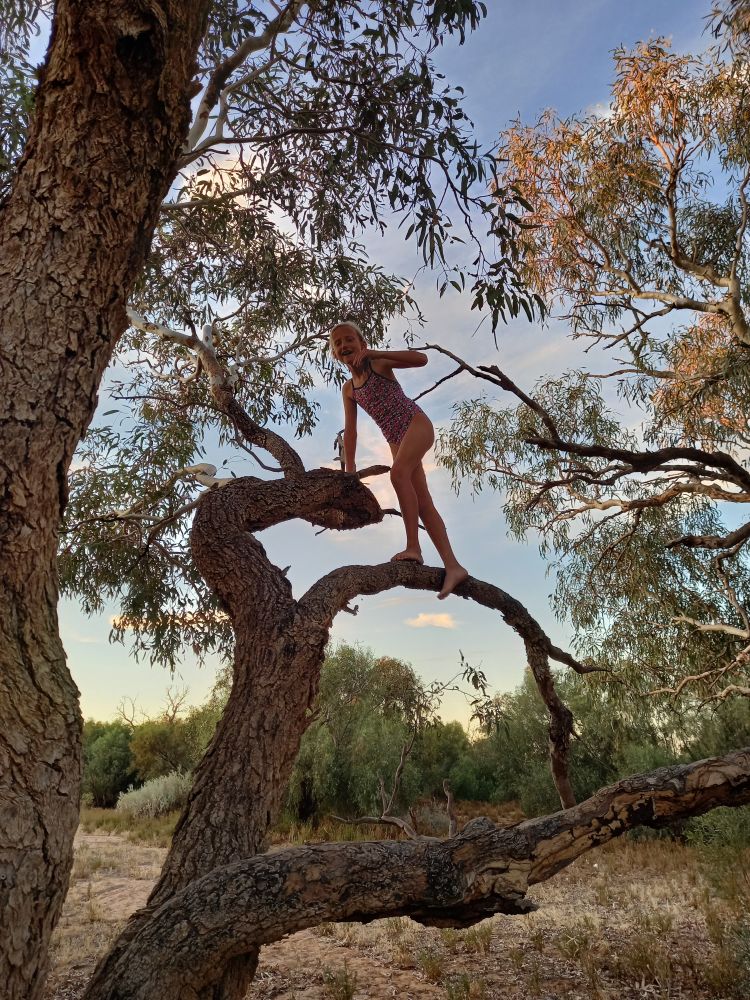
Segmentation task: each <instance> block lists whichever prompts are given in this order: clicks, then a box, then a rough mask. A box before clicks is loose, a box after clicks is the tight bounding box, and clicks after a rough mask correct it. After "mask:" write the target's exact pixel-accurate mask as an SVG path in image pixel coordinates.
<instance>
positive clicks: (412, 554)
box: [391, 549, 424, 566]
mask: <svg viewBox="0 0 750 1000" xmlns="http://www.w3.org/2000/svg"><path fill="white" fill-rule="evenodd" d="M391 562H415V563H419V565H420V566H422V565H424V559H423V558H422V553H421V552H420V551H419V549H404V551H403V552H397V553H396V555H395V556H391Z"/></svg>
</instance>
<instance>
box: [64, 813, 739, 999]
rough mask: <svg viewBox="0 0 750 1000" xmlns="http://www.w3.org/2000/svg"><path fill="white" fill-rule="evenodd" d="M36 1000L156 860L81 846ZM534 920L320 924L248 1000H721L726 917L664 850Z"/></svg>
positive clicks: (101, 838) (117, 917) (540, 894)
mask: <svg viewBox="0 0 750 1000" xmlns="http://www.w3.org/2000/svg"><path fill="white" fill-rule="evenodd" d="M75 846H76V859H75V864H74V869H73V876H72V884H71V890H70V893H69V895H68V899H67V900H66V903H65V908H64V911H63V915H62V918H61V920H60V923H59V925H58V927H57V929H56V931H55V935H54V938H53V945H52V972H51V975H50V980H49V984H48V988H47V991H46V993H45V1000H78V998H79V997H80V996H81V994H82V993H83V990H84V987H85V984H86V982H87V980H88V978H89V976H90V975H91V972H92V970H93V968H94V966H95V964H96V962H97V960H98V958H99V957H100V956H101V955H102V954H103V953H104V952H105V951H106V949H107V948H108V946H109V945H110V944H111V942H112V941H113V939H114V938H115V937H116V935H117V934H118V933H119V931H120V929H121V928H122V926H123V924H124V922H125V920H126V919H127V917H128V916H129V915H130V914H131V913H132V912H133V911H134V910H136V909H137V908H138V907H140V906H142V905H143V904H144V903H145V901H146V899H147V897H148V894H149V892H150V890H151V887H152V886H153V884H154V881H155V879H156V877H157V875H158V872H159V869H160V866H161V864H162V862H163V858H164V856H165V854H166V851H165V850H164V849H162V848H157V847H145V846H139V845H136V844H132V843H130V842H128V841H127V840H126V839H124V838H123V837H121V836H118V835H116V834H111V835H102V834H92V833H83V832H79V834H78V835H77V837H76V845H75ZM530 895H531V896H533V898H534V899H535V900H536V901H537V902H538V903H539V910H538V911H536V912H535V913H532V914H529V915H527V916H524V917H503V916H497V917H493V918H492V919H491V920H486V921H483V923H482V924H479V925H477V927H475V928H470V929H469V930H466V931H460V932H459V931H452V930H437V929H435V928H424V927H421V926H420V925H418V924H416V923H414V922H413V921H411V920H409V919H407V918H392V919H389V920H378V921H374V922H373V923H371V924H368V925H361V924H324V925H322V926H321V927H317V928H315V929H313V930H306V931H302V932H300V933H299V934H295V935H293V936H291V937H288V938H285V939H284V940H283V941H279V942H277V943H275V944H273V945H270V946H269V947H266V948H264V949H263V950H262V952H261V961H260V965H259V968H258V974H257V977H256V980H255V982H254V984H253V989H252V992H251V994H250V995H251V996H252V997H254V998H258V1000H280V998H284V1000H365V998H370V1000H386V998H391V997H398V998H400V1000H433V998H441V1000H495V998H497V1000H506V998H508V1000H509V998H513V1000H527V998H528V1000H562V998H570V1000H584V998H586V1000H588V998H591V1000H615V998H617V1000H636V998H644V1000H645V998H657V997H663V998H665V1000H666V998H669V1000H688V998H689V1000H730V998H732V997H737V996H741V995H742V994H741V993H738V992H737V986H736V978H737V977H736V969H735V967H734V966H733V964H732V963H733V959H732V954H731V950H728V949H727V947H725V945H726V942H727V940H728V937H727V934H728V931H727V928H729V927H730V923H731V914H730V913H728V912H725V911H724V910H722V908H721V905H720V904H718V903H717V902H716V900H715V899H713V898H712V895H711V893H710V892H709V890H708V888H707V887H706V885H705V884H704V883H703V881H702V879H701V877H700V875H699V873H698V867H697V865H696V861H695V857H694V856H693V854H692V853H691V851H689V850H688V849H687V848H684V847H680V846H679V845H675V844H662V843H661V842H655V843H653V844H648V845H644V844H640V845H638V844H632V843H621V844H613V845H610V846H609V847H607V848H605V849H602V850H600V851H599V852H597V854H596V855H594V854H591V855H589V856H588V857H585V858H582V859H580V860H579V861H578V862H576V863H575V864H574V865H572V866H571V867H570V868H568V869H566V870H565V871H564V872H562V873H561V874H560V875H558V876H557V877H556V878H555V879H554V880H553V881H552V882H549V883H546V884H544V885H541V886H536V887H534V889H533V890H532V892H531V893H530Z"/></svg>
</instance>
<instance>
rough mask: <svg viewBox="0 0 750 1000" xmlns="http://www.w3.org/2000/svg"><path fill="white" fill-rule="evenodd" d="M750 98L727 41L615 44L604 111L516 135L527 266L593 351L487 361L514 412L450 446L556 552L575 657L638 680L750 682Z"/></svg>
mask: <svg viewBox="0 0 750 1000" xmlns="http://www.w3.org/2000/svg"><path fill="white" fill-rule="evenodd" d="M748 98H750V75H749V74H748V71H747V64H746V63H745V62H744V60H743V59H740V58H737V59H733V58H732V56H731V50H726V51H724V52H721V51H718V50H717V49H716V48H715V49H714V50H713V51H710V52H708V53H706V54H704V55H703V56H701V57H694V56H690V55H683V54H676V53H674V52H672V51H671V50H670V48H669V46H668V45H667V44H666V43H665V42H664V41H661V40H654V41H650V42H648V43H643V44H641V45H638V46H636V47H635V48H634V49H633V50H632V51H625V50H620V51H618V52H616V53H615V80H614V85H613V88H612V100H611V103H610V104H609V106H607V107H606V108H602V109H601V110H599V111H598V112H597V113H596V114H587V115H579V116H573V117H571V118H569V119H565V120H563V119H561V118H559V117H558V116H557V115H556V114H555V113H554V112H551V111H550V112H547V113H545V114H544V115H543V116H542V118H541V119H540V120H539V121H538V122H537V123H536V125H532V126H527V125H524V124H523V123H520V122H519V123H517V124H516V125H515V126H514V127H513V128H511V129H510V130H509V131H508V132H506V133H505V134H504V135H503V136H502V137H501V148H500V154H499V155H500V160H501V172H500V179H501V183H502V185H503V190H505V191H508V190H514V191H516V192H517V193H518V195H519V196H520V197H521V198H522V199H523V205H524V208H523V211H522V212H520V214H519V215H518V216H515V213H513V214H514V217H515V219H516V221H517V222H518V224H519V225H520V226H521V235H520V237H519V245H520V250H521V253H520V256H519V272H520V274H521V276H522V278H523V280H524V281H525V282H526V283H527V285H528V287H529V288H530V289H531V290H532V291H534V292H536V293H537V294H538V295H540V296H541V297H542V298H543V299H544V300H545V302H547V303H548V304H549V305H550V309H551V312H552V314H553V315H555V316H556V317H557V318H559V319H560V320H562V321H567V323H568V324H569V329H570V333H571V335H572V336H573V337H574V338H577V339H578V340H579V342H580V343H581V345H582V346H583V347H585V348H586V349H587V351H590V352H591V353H590V357H591V358H592V359H593V358H596V360H591V361H590V362H589V360H588V357H587V356H586V355H585V354H582V356H581V361H580V366H581V367H580V369H579V370H575V371H570V372H567V373H564V374H560V375H557V376H553V377H549V376H545V377H541V378H539V379H538V381H537V382H536V384H535V385H533V386H531V385H529V386H518V385H516V384H515V383H514V382H513V381H512V373H507V372H501V371H500V370H498V369H497V368H494V367H493V366H490V367H487V368H483V369H481V370H480V371H476V370H475V371H474V372H473V374H475V375H477V376H478V377H480V378H482V379H483V380H484V383H485V385H486V384H487V383H489V384H490V385H493V386H494V387H495V389H496V390H502V391H503V392H505V393H511V394H512V395H513V396H514V397H515V398H516V401H517V403H518V405H517V406H515V407H512V408H503V409H498V407H497V406H495V405H494V403H493V401H492V400H491V399H490V398H489V397H487V398H485V399H481V400H478V401H467V402H465V403H462V404H459V405H458V406H457V407H456V414H455V415H456V419H455V421H454V424H453V426H452V428H451V430H450V431H449V432H448V433H446V434H445V435H443V439H442V442H441V445H442V447H441V454H442V458H443V461H444V463H445V464H446V465H448V466H449V467H450V468H451V469H452V471H453V473H454V476H455V477H456V482H457V483H460V482H461V481H465V480H466V479H467V478H469V479H470V481H471V482H472V483H473V485H474V487H475V488H482V487H483V486H485V485H490V486H492V487H495V488H498V489H500V490H502V493H503V507H504V512H505V515H506V518H507V520H508V524H509V526H510V528H511V530H512V531H513V532H514V533H515V534H516V535H518V536H523V535H526V534H527V533H528V532H532V533H534V535H535V536H536V537H538V539H539V541H540V545H541V549H542V552H543V553H544V555H545V556H546V557H547V558H550V559H552V560H553V561H555V563H556V565H557V570H558V572H557V586H556V591H555V594H554V601H555V606H556V609H557V611H558V612H559V614H560V615H561V617H564V618H567V619H569V620H570V621H571V623H572V624H573V626H574V627H575V629H576V643H577V647H578V649H579V651H581V652H583V653H584V654H587V655H590V656H592V657H594V658H595V659H597V660H598V661H600V662H601V663H602V664H603V665H606V664H610V665H615V666H616V667H618V669H622V670H623V671H624V674H623V676H625V677H626V678H627V679H628V682H629V685H630V687H629V690H633V689H636V690H638V691H640V692H641V693H646V692H649V691H656V690H666V691H667V692H669V693H670V694H671V695H681V694H685V695H694V694H696V693H697V696H698V697H699V698H724V697H728V696H729V695H730V694H735V693H740V694H750V674H748V670H747V663H748V650H750V625H749V621H750V615H748V611H747V607H748V598H749V597H750V576H749V575H748V563H747V559H746V554H745V547H746V543H747V541H748V539H749V538H750V523H743V522H746V521H747V517H746V516H744V517H743V513H744V510H745V507H743V505H744V504H747V503H748V502H750V472H748V470H747V446H748V424H747V399H748V390H750V355H749V354H748V350H749V348H750V330H749V327H748V249H749V243H750V241H749V240H748V211H749V210H748V184H749V182H750V117H749V116H748V114H747V107H748ZM499 200H500V201H501V202H502V197H500V198H499ZM592 349H595V350H593V351H592ZM587 362H588V363H587ZM464 370H466V369H465V368H464ZM618 397H619V398H618ZM506 398H507V396H506ZM738 524H739V527H738ZM620 682H621V679H617V678H616V679H615V684H617V683H620Z"/></svg>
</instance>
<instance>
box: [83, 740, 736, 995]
mask: <svg viewBox="0 0 750 1000" xmlns="http://www.w3.org/2000/svg"><path fill="white" fill-rule="evenodd" d="M747 802H750V747H748V748H745V749H743V750H737V751H734V752H732V753H729V754H726V755H725V756H723V757H716V758H711V759H709V760H702V761H697V762H695V763H692V764H684V765H675V766H672V767H665V768H659V769H658V770H657V771H653V772H650V773H648V774H643V775H635V776H633V777H629V778H625V779H623V780H622V781H619V782H617V783H616V784H614V785H611V786H610V787H608V788H604V789H601V790H600V791H599V792H597V793H596V794H595V795H594V796H592V797H591V798H590V799H587V800H586V801H585V802H582V803H580V804H579V805H577V806H574V807H573V808H571V809H566V810H563V811H561V812H557V813H553V814H552V815H550V816H544V817H540V818H538V819H530V820H526V821H524V822H522V823H518V824H516V825H514V826H512V827H507V828H501V827H497V826H495V825H494V824H493V823H491V822H490V821H489V820H488V819H484V818H480V819H476V820H473V821H471V822H470V823H468V824H467V825H466V826H465V827H464V829H463V830H462V831H461V833H460V834H459V835H458V836H456V837H452V838H449V839H446V840H442V841H441V840H434V839H432V838H424V839H418V840H412V841H409V842H404V843H400V842H392V841H388V842H382V841H378V842H371V843H344V844H341V843H333V844H321V845H316V846H308V847H296V848H290V849H288V850H282V851H277V852H274V853H272V854H266V855H259V856H256V857H254V858H251V859H248V860H246V861H241V862H236V863H234V864H231V865H227V866H224V867H221V868H217V869H215V870H214V871H212V872H210V873H209V874H208V875H205V876H203V877H202V878H200V879H197V880H196V881H194V882H193V883H191V884H190V885H189V886H188V887H187V888H186V889H184V890H182V891H181V892H178V893H177V894H175V895H174V896H173V897H171V898H170V899H169V900H168V901H167V902H165V903H163V904H162V905H161V906H159V907H158V908H155V909H154V911H153V912H152V913H151V914H150V915H149V916H150V918H151V919H149V920H147V921H141V922H140V924H139V926H138V929H137V930H136V931H135V932H134V933H133V934H132V935H128V934H127V933H126V934H125V936H124V938H123V939H122V940H121V943H120V946H119V947H117V948H116V949H115V950H114V951H113V952H112V953H110V955H109V956H108V957H107V958H106V959H105V960H104V962H103V963H102V966H101V967H100V968H99V969H98V970H97V973H96V974H95V976H94V979H93V981H92V983H91V984H90V986H89V990H88V991H87V993H86V996H87V997H96V998H97V1000H101V998H106V1000H151V998H153V997H159V1000H178V998H179V1000H186V998H189V997H193V996H194V995H195V993H194V991H198V990H200V989H201V988H203V987H205V986H206V985H208V984H210V983H211V982H212V981H214V980H215V978H216V977H217V974H220V970H221V969H223V968H224V967H225V966H226V964H227V963H228V962H229V961H230V960H231V959H232V958H233V957H234V956H236V955H241V954H244V953H246V952H247V951H248V950H249V949H251V948H254V947H257V946H259V945H263V944H269V943H270V942H272V941H276V940H278V939H279V938H281V937H283V936H284V935H286V934H291V933H294V932H295V931H299V930H302V929H303V928H306V927H311V926H314V925H316V924H319V923H322V922H325V921H339V920H347V921H370V920H374V919H378V918H381V917H389V916H401V915H406V916H410V917H412V918H413V919H415V920H418V921H421V922H422V923H425V924H431V925H436V926H458V927H465V926H469V925H471V924H473V923H475V922H477V921H479V920H481V919H483V918H485V917H488V916H490V915H492V914H494V913H524V912H527V911H528V910H530V909H533V906H534V904H533V903H531V902H530V901H529V900H527V899H526V893H527V890H528V888H529V887H530V886H532V885H534V884H536V883H538V882H543V881H545V880H546V879H549V878H551V877H552V876H553V875H554V874H555V873H556V872H558V871H560V870H561V869H562V868H564V867H565V866H567V865H569V864H570V863H571V862H572V861H574V860H575V859H576V858H578V857H580V855H581V854H583V853H585V852H586V851H588V850H590V849H592V848H594V847H597V846H599V845H601V844H604V843H606V842H607V841H609V840H611V839H613V838H614V837H617V836H619V835H620V834H622V833H624V832H625V831H627V830H630V829H632V828H633V827H636V826H640V825H644V826H651V827H660V826H665V825H667V824H669V823H671V822H674V821H675V820H679V819H684V818H686V817H688V816H695V815H699V814H700V813H703V812H707V811H708V810H709V809H712V808H714V807H716V806H720V805H728V806H738V805H742V804H744V803H747ZM97 982H98V983H100V984H102V983H105V982H106V983H107V984H108V987H107V988H106V990H104V991H101V990H99V989H98V988H97Z"/></svg>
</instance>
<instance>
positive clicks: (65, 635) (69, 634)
mask: <svg viewBox="0 0 750 1000" xmlns="http://www.w3.org/2000/svg"><path fill="white" fill-rule="evenodd" d="M60 635H61V637H62V640H63V643H66V642H80V643H81V644H82V645H84V646H93V645H96V644H97V643H101V641H102V640H101V639H97V638H96V637H95V636H93V635H84V633H82V632H78V631H76V630H75V629H69V628H64V629H61V630H60Z"/></svg>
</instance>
